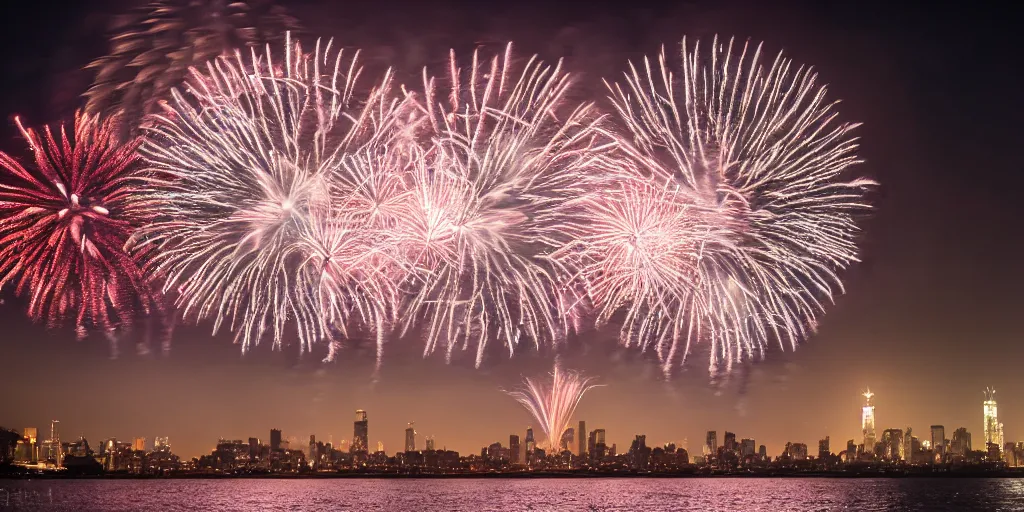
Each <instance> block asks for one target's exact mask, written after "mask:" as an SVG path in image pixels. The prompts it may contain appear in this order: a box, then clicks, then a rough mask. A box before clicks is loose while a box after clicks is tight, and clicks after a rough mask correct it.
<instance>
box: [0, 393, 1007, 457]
mask: <svg viewBox="0 0 1024 512" xmlns="http://www.w3.org/2000/svg"><path fill="white" fill-rule="evenodd" d="M994 395H995V389H994V388H993V387H991V386H989V387H986V388H985V390H984V398H983V400H982V401H981V403H982V412H981V414H980V417H981V420H980V424H981V425H982V426H981V428H980V431H981V433H982V435H981V436H979V437H975V439H978V440H979V441H980V443H978V444H975V445H973V449H974V450H979V449H984V448H983V447H984V446H985V445H987V444H989V443H993V440H992V439H993V438H992V435H990V434H989V433H988V430H989V425H991V424H992V422H993V421H995V424H996V425H998V434H997V435H998V437H997V438H995V439H996V441H997V442H995V443H994V444H996V445H997V446H999V447H1000V448H1001V447H1002V446H1003V445H1004V442H1005V440H1006V439H1007V438H1005V437H1004V436H1003V433H1002V428H1003V425H1004V423H1003V422H1001V421H999V420H998V416H997V413H996V412H995V411H996V407H997V404H998V402H997V401H996V400H995V398H994ZM860 396H862V397H863V398H864V405H863V407H861V410H862V414H861V423H860V424H861V438H860V439H858V438H856V437H853V438H850V441H851V442H853V443H854V446H856V445H857V442H858V441H859V440H862V441H863V442H862V443H861V444H860V445H859V446H860V449H861V450H863V447H864V446H869V444H868V443H871V445H876V444H880V445H882V446H890V444H891V446H895V447H898V449H899V453H900V454H901V456H902V454H903V453H905V450H906V449H905V446H906V447H909V443H910V440H911V435H912V431H913V425H908V426H907V427H899V428H895V427H890V428H886V429H885V431H884V432H883V434H882V436H881V438H880V439H879V438H878V437H877V436H876V433H875V423H874V415H875V404H874V402H873V399H874V397H875V396H876V394H875V393H873V392H871V390H870V389H867V390H866V391H865V392H863V393H861V394H860ZM574 421H578V422H579V423H578V425H579V428H576V427H575V426H569V427H567V429H566V431H565V433H564V434H565V435H564V436H562V437H561V440H560V446H561V447H562V448H564V449H566V450H569V451H571V452H572V453H573V454H577V455H578V454H580V453H582V452H585V451H588V450H587V448H586V447H587V446H588V444H587V440H588V436H587V429H586V422H587V420H586V419H584V418H575V419H574ZM58 423H60V420H52V422H51V434H50V437H49V439H57V440H59V439H60V438H59V436H57V437H54V436H55V432H54V430H53V429H54V425H56V424H58ZM370 423H371V422H370V413H369V411H368V410H365V409H357V410H355V421H353V422H352V424H351V425H352V427H351V430H350V431H349V432H350V437H348V438H346V437H344V436H341V438H340V439H339V438H337V437H336V436H335V435H334V434H333V433H329V434H327V435H326V436H324V437H321V442H323V441H324V440H325V439H327V440H329V441H327V442H328V443H336V444H334V446H335V448H336V449H338V448H340V449H341V450H342V451H344V452H353V453H355V452H359V451H368V452H370V453H372V452H373V451H374V450H372V447H374V446H376V447H378V448H377V451H385V450H381V448H380V447H381V446H386V445H385V444H384V441H383V440H381V439H379V440H376V441H374V439H375V438H374V437H373V436H372V434H371V433H372V432H375V430H374V429H372V427H373V426H374V425H371V424H370ZM414 425H415V421H409V422H407V423H406V428H405V429H404V430H403V431H402V433H403V439H402V444H401V445H399V444H397V443H396V444H395V445H392V446H401V447H402V449H400V450H399V449H394V450H393V451H392V452H390V453H399V452H409V451H420V450H424V449H426V450H429V449H432V447H435V446H436V444H435V443H436V440H435V436H434V435H425V436H424V435H422V434H421V433H419V432H418V431H416V429H415V427H414ZM0 426H3V425H0ZM945 427H946V425H944V424H931V425H930V426H929V429H928V430H927V431H926V430H924V429H921V430H919V432H922V431H923V432H924V433H925V434H924V435H925V436H926V437H923V438H920V441H921V443H922V444H923V445H924V446H926V447H928V448H929V449H932V450H935V451H936V453H937V454H940V455H941V454H945V453H946V452H947V451H948V450H949V447H950V446H958V443H965V445H967V446H971V438H972V436H971V434H970V433H971V432H972V429H971V428H970V427H968V426H965V425H960V426H956V427H952V426H951V427H950V432H953V440H952V441H950V439H949V438H948V437H946V435H945ZM7 428H11V427H7ZM376 428H377V429H381V428H382V427H381V426H379V425H376ZM383 429H384V430H385V431H387V430H388V427H387V426H385V427H383ZM16 430H19V431H23V432H24V433H25V434H24V435H25V436H26V437H30V438H32V439H33V440H35V439H36V437H37V435H38V427H34V426H23V427H20V428H16ZM577 431H578V432H577ZM606 431H607V430H606V429H605V428H597V429H595V430H593V431H591V433H590V436H593V435H597V434H595V433H597V432H599V433H600V434H599V435H600V437H601V439H602V440H603V441H602V442H605V443H606V444H607V445H608V446H609V447H610V446H613V445H618V444H620V443H617V442H616V441H615V439H617V437H616V436H611V437H606ZM720 431H721V432H723V433H724V434H723V435H724V436H725V440H724V443H719V438H718V433H719V432H720ZM893 432H896V434H892V433H893ZM521 433H525V442H524V444H523V449H524V450H526V451H529V450H532V446H534V445H536V442H535V441H534V437H533V428H532V425H528V426H526V427H524V428H523V429H522V431H521V432H517V431H513V432H511V434H510V435H509V438H508V446H518V445H519V439H520V438H519V436H518V435H519V434H521ZM166 434H167V433H166V432H165V433H163V435H156V436H154V437H152V438H151V439H153V441H152V444H147V439H150V438H148V437H146V436H141V437H139V436H134V437H128V438H124V439H127V440H130V441H127V442H128V443H129V444H130V445H131V446H132V447H133V449H135V450H146V449H147V448H148V447H150V446H152V447H153V449H154V450H155V449H159V448H160V447H161V446H164V447H166V446H169V441H168V439H169V436H168V435H166ZM238 434H239V433H233V434H232V435H222V436H219V437H218V439H220V440H225V439H235V438H239V439H242V438H244V437H245V436H239V435H238ZM705 434H706V435H705V442H704V443H703V444H702V445H701V446H699V447H690V446H688V439H689V436H688V435H684V436H683V437H681V438H678V439H666V440H664V441H658V442H656V443H655V446H659V445H669V444H672V445H676V446H679V447H680V448H684V449H687V450H693V449H695V448H696V449H698V450H699V451H698V452H691V453H692V454H694V455H696V454H697V453H701V454H703V455H704V456H707V455H708V454H709V453H713V452H714V450H715V449H716V448H717V447H719V446H725V447H729V446H730V445H735V446H737V447H738V446H740V445H741V444H742V445H746V444H747V442H748V441H749V442H750V443H752V445H753V446H763V447H765V448H767V444H766V443H763V442H761V441H759V440H758V438H757V437H756V434H752V433H744V434H743V435H744V439H742V443H737V441H736V434H735V433H733V432H730V431H726V430H719V429H709V430H706V431H705ZM246 435H248V434H246ZM283 435H284V433H283V430H282V429H277V428H271V429H270V436H269V438H268V442H267V443H266V444H267V445H268V447H269V448H270V449H271V450H279V449H281V447H282V446H285V445H289V444H294V445H295V446H290V449H293V450H295V449H301V448H302V446H303V445H302V442H301V439H303V435H305V434H303V435H296V434H291V433H289V435H288V436H286V437H282V436H283ZM308 435H309V444H310V446H312V445H313V444H314V443H315V439H316V436H317V435H318V433H316V432H312V433H309V434H308ZM320 435H322V434H320ZM638 435H644V436H645V437H646V434H640V433H637V434H631V435H625V434H620V436H622V437H626V438H629V437H635V436H638ZM750 435H754V437H753V438H750ZM893 435H898V436H899V438H898V439H894V438H893ZM79 437H80V438H86V439H87V436H79ZM831 437H833V435H831V434H826V435H824V437H823V439H821V440H819V451H820V450H821V449H822V446H824V447H825V448H826V452H827V451H828V450H827V448H828V442H829V439H830V438H831ZM115 438H116V437H115ZM75 439H78V438H75ZM104 439H106V438H104ZM111 439H114V438H111ZM172 439H173V438H172ZM249 439H250V441H251V440H252V439H260V438H259V437H255V438H253V437H249ZM567 439H568V442H567V441H566V440H567ZM914 439H918V438H917V437H916V436H915V437H914ZM292 440H294V441H295V442H294V443H291V441H292ZM65 441H73V440H71V439H65ZM543 441H547V440H546V439H543ZM33 442H34V441H33ZM42 442H43V441H42V439H41V438H40V443H42ZM47 442H49V441H47ZM58 442H59V441H58ZM494 442H496V443H502V444H504V443H503V441H502V437H501V436H499V437H498V439H497V440H496V441H494ZM594 442H595V441H594V440H593V439H590V443H594ZM1011 442H1015V441H1013V440H1012V439H1011ZM282 443H283V444H282ZM421 443H422V447H421ZM791 443H797V444H803V445H807V444H808V441H806V440H801V439H790V440H789V441H786V442H785V443H784V444H783V445H784V446H785V447H786V449H788V447H789V446H790V444H791ZM822 443H824V444H822ZM905 443H906V444H905ZM946 443H949V445H947V444H946ZM545 444H546V445H547V446H548V447H549V448H548V449H549V450H550V444H551V443H550V442H546V443H545ZM627 444H628V443H627ZM484 446H486V445H484ZM979 446H981V448H979ZM364 447H365V449H364ZM438 449H446V450H447V449H450V450H454V451H458V452H460V453H467V452H466V451H465V450H459V449H456V448H455V447H454V446H452V447H449V446H448V445H447V444H445V443H442V444H441V446H440V447H438ZM884 450H888V448H885V449H884ZM767 452H768V453H769V454H771V453H772V451H771V449H767ZM468 453H472V452H471V451H470V452H468ZM884 453H887V454H888V453H890V452H888V451H885V452H884ZM176 454H178V455H182V456H184V457H185V458H190V457H192V456H193V455H190V454H186V453H180V452H176ZM201 455H205V454H204V453H200V454H197V455H194V456H197V457H198V456H201ZM888 456H892V455H888Z"/></svg>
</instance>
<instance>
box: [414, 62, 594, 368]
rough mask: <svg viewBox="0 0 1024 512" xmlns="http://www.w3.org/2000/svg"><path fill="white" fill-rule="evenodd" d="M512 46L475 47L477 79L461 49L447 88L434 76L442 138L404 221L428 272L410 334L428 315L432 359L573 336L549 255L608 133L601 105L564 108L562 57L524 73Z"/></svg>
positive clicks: (428, 108)
mask: <svg viewBox="0 0 1024 512" xmlns="http://www.w3.org/2000/svg"><path fill="white" fill-rule="evenodd" d="M511 51H512V47H511V45H509V46H508V47H507V48H506V51H505V53H504V55H500V56H495V57H493V58H491V59H490V60H482V59H481V57H480V54H479V52H475V53H474V54H473V59H472V65H471V66H470V68H469V70H468V72H467V73H465V74H466V75H468V77H466V78H464V77H463V73H464V70H461V69H459V65H458V62H457V60H456V57H455V54H454V52H452V54H451V60H450V69H449V83H448V87H449V90H448V91H447V93H439V92H438V86H437V84H436V81H435V79H434V78H428V77H427V74H426V71H424V89H425V95H424V98H423V100H422V102H421V104H420V108H421V109H422V113H423V114H424V116H425V117H426V121H425V123H426V124H427V126H428V131H429V132H430V141H429V143H428V146H429V147H428V149H427V150H426V151H425V158H426V162H425V163H424V164H423V165H422V166H421V167H422V169H420V170H419V171H418V172H417V173H415V174H414V175H413V186H412V189H413V191H414V194H413V196H412V197H413V200H414V202H415V207H414V212H413V216H412V218H411V219H407V223H406V224H405V225H404V226H403V227H402V228H401V229H402V230H403V232H404V234H403V236H404V237H405V238H406V239H405V240H404V241H403V247H406V248H407V249H408V254H407V259H408V260H409V263H408V265H409V266H410V267H412V268H416V269H421V270H423V272H419V273H418V275H417V278H418V279H419V280H420V285H419V287H418V290H417V291H416V292H415V295H414V297H413V298H412V299H411V300H410V301H408V305H407V309H408V311H409V314H405V315H404V326H403V333H404V332H405V331H406V330H408V329H409V328H410V326H411V325H412V324H413V322H414V321H417V320H421V319H424V320H426V346H425V349H424V353H425V354H429V353H431V352H433V351H434V350H435V349H436V348H437V347H438V345H439V344H446V345H447V346H446V348H447V357H448V358H449V359H450V358H451V354H452V351H453V350H454V349H455V348H456V347H457V346H460V345H461V347H462V349H463V350H467V349H469V348H470V346H471V345H474V344H475V348H476V364H477V366H479V365H480V363H481V362H482V360H483V356H484V349H485V347H486V345H487V343H488V340H490V339H497V340H500V341H501V342H502V343H504V345H505V347H506V348H507V349H508V353H509V354H510V356H511V355H512V354H513V353H514V351H515V348H516V346H517V345H518V344H519V341H520V338H521V337H523V336H525V337H526V338H528V339H529V340H530V341H532V342H533V343H534V344H535V345H536V346H540V345H541V344H543V343H549V342H557V341H558V340H559V339H561V337H562V336H563V335H564V332H565V330H566V322H567V320H566V318H565V317H564V316H563V315H561V314H559V312H558V311H557V310H556V309H555V306H554V305H553V304H554V302H553V299H552V295H553V294H554V293H556V292H557V290H558V289H559V286H560V282H559V278H558V275H557V274H558V272H557V268H556V266H555V265H554V264H553V263H552V262H551V261H550V260H549V259H548V258H547V255H548V253H549V252H551V251H553V250H554V249H555V248H556V247H558V246H560V245H561V244H563V243H565V241H566V239H567V237H568V236H569V234H568V232H567V231H566V230H565V229H564V228H565V224H564V222H563V219H561V218H559V217H558V216H556V215H555V208H553V206H554V205H555V204H557V203H558V202H560V201H562V200H563V199H564V198H565V197H571V196H573V195H576V194H579V193H580V192H581V189H580V186H581V185H580V183H581V176H583V175H584V174H585V173H586V171H587V169H588V167H589V164H590V159H591V158H592V153H593V152H594V150H595V141H596V140H598V137H597V133H596V131H595V129H594V126H595V125H594V120H593V119H592V118H593V117H594V116H593V115H592V108H591V106H590V105H589V104H587V105H581V106H579V107H577V108H575V109H565V108H564V106H563V99H564V95H565V92H566V90H567V89H568V87H569V85H570V83H569V76H568V75H567V74H566V73H565V72H563V70H562V69H561V66H560V64H559V65H556V66H554V67H551V66H547V65H544V64H543V63H541V62H540V61H538V60H537V59H536V58H531V59H530V60H529V61H528V62H526V64H525V65H524V66H522V67H521V70H520V71H518V72H514V71H513V69H512V68H513V67H518V66H514V65H513V63H512V61H511V59H512V57H511ZM516 73H518V74H516ZM442 340H443V341H442Z"/></svg>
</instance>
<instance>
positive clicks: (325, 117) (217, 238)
mask: <svg viewBox="0 0 1024 512" xmlns="http://www.w3.org/2000/svg"><path fill="white" fill-rule="evenodd" d="M279 60H280V56H279V55H273V54H272V53H271V51H270V49H269V48H268V49H267V51H266V53H265V54H263V55H258V54H257V53H256V52H255V51H253V52H251V55H250V56H249V59H248V61H247V60H246V59H244V58H243V57H242V54H241V53H239V54H236V56H235V58H234V59H219V60H217V61H214V62H211V63H209V64H208V65H207V70H206V73H205V74H204V75H202V76H200V74H199V73H198V72H196V75H197V77H196V78H197V79H196V80H195V81H194V85H193V87H191V88H190V90H189V91H188V92H187V94H186V95H182V94H180V93H178V92H177V91H175V92H174V101H173V104H172V105H169V106H168V107H167V108H168V110H169V112H168V114H167V115H163V116H159V117H158V118H157V120H156V125H155V127H154V128H153V129H152V140H151V142H148V143H147V144H145V145H144V146H143V148H142V153H143V154H144V156H145V157H146V158H147V160H148V161H149V162H150V165H151V167H152V168H153V169H154V170H155V171H157V172H160V173H163V174H164V175H166V176H167V179H166V180H165V181H164V182H163V183H162V184H161V185H162V187H161V189H160V190H159V191H157V193H156V194H157V199H159V200H160V201H159V204H160V208H159V213H160V216H159V219H158V220H157V221H156V222H155V223H153V224H152V225H151V226H148V227H147V228H146V229H145V230H143V232H142V233H141V234H140V236H139V237H138V239H139V240H140V242H143V243H146V244H153V245H155V246H156V247H158V248H159V250H158V251H157V253H156V256H155V257H154V259H153V261H152V264H153V265H154V266H156V267H157V268H159V269H161V270H163V271H165V272H166V273H167V275H168V281H167V285H166V286H167V287H168V288H172V287H173V288H176V289H177V292H178V294H179V295H178V303H179V305H180V306H181V307H182V308H183V312H184V314H185V315H186V316H190V315H191V316H194V317H196V319H203V318H211V319H213V322H214V326H213V328H214V332H217V330H219V329H220V328H221V327H222V326H223V324H225V323H227V324H228V325H229V328H230V329H231V330H232V331H235V332H236V340H237V341H238V342H240V343H241V345H242V348H243V351H245V350H248V349H249V348H250V347H251V346H252V345H253V344H255V343H258V342H259V341H260V339H261V338H262V337H263V336H264V335H265V334H266V333H267V332H268V331H270V332H272V337H273V342H274V345H275V347H279V346H280V345H281V342H282V338H283V335H284V331H285V328H286V325H287V324H288V322H289V321H291V322H292V323H293V325H294V327H295V329H296V330H297V332H298V339H299V343H300V347H301V348H302V350H303V351H305V350H308V349H310V348H311V345H312V343H314V342H315V341H317V340H319V339H322V338H323V337H325V335H330V331H331V329H332V328H334V327H337V326H338V324H339V323H344V322H345V321H346V319H347V314H348V313H349V312H350V311H351V310H352V308H355V309H356V310H360V308H362V307H364V306H366V305H367V304H370V303H375V302H376V303H379V302H380V301H381V300H384V299H383V298H381V297H378V298H375V299H373V300H363V299H362V298H360V299H353V298H346V297H344V296H343V295H344V294H343V293H342V290H351V289H352V288H351V287H352V286H357V287H359V288H360V289H362V290H366V291H373V292H375V291H379V290H380V289H383V288H384V287H385V286H384V285H382V284H379V283H373V284H368V283H367V279H371V280H372V279H374V277H372V276H375V275H376V274H375V272H374V270H373V268H372V265H370V267H369V268H370V270H369V272H368V273H367V274H366V275H360V274H359V272H360V270H358V269H352V268H347V267H346V265H350V264H353V261H352V260H351V259H350V255H351V250H352V248H353V247H357V246H359V245H360V244H362V242H361V240H363V239H362V238H358V239H356V240H353V241H348V240H345V237H346V233H348V232H349V230H350V226H348V225H347V224H346V223H347V221H348V220H349V219H348V218H346V217H345V216H344V215H341V214H339V215H338V216H337V218H335V214H336V213H337V212H339V210H338V209H337V204H338V203H339V202H343V201H345V200H347V199H346V198H347V197H348V196H349V195H350V191H347V190H345V189H343V188H341V187H338V186H337V185H336V183H335V181H336V177H335V173H336V172H337V168H338V167H339V166H340V162H341V161H343V160H344V159H345V158H348V157H350V156H352V155H354V154H357V153H359V152H361V151H366V152H371V153H372V152H374V151H376V149H375V148H376V147H377V146H378V145H384V146H386V145H387V144H388V143H389V142H388V137H389V136H390V135H389V134H390V130H391V129H392V128H393V126H394V122H393V117H394V116H395V114H396V112H397V111H398V110H399V105H400V102H398V101H397V100H393V99H392V98H390V97H389V94H388V91H389V87H390V75H386V76H385V77H384V79H383V81H382V82H381V83H380V84H379V85H378V87H376V88H374V89H373V90H372V91H371V92H370V94H369V97H368V99H367V100H366V101H365V106H361V107H360V106H356V105H355V103H356V100H355V99H354V97H353V94H354V91H355V87H356V79H357V77H358V76H359V74H360V68H359V67H358V66H357V65H356V60H355V56H353V57H352V58H347V57H346V56H344V55H343V52H342V51H340V50H333V51H332V43H331V42H330V41H328V42H326V43H323V42H322V41H319V40H318V41H317V43H316V47H315V50H314V51H313V52H312V53H304V52H303V50H302V48H301V46H300V45H299V44H295V45H292V43H291V40H290V37H289V38H287V41H286V44H285V54H284V57H283V62H280V61H279ZM362 261H363V262H368V261H369V259H363V260H362ZM367 276H371V277H367ZM350 279H354V280H353V281H350ZM338 301H344V302H338ZM359 312H360V313H364V312H365V311H362V310H360V311H359ZM368 318H371V319H372V321H374V322H375V324H376V325H378V326H379V325H380V322H381V321H382V318H380V317H378V316H374V315H370V316H369V317H368ZM328 321H329V322H330V323H331V325H327V324H328ZM332 352H333V348H332Z"/></svg>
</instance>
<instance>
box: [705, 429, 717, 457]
mask: <svg viewBox="0 0 1024 512" xmlns="http://www.w3.org/2000/svg"><path fill="white" fill-rule="evenodd" d="M717 453H718V432H715V431H714V430H708V434H707V436H706V437H705V439H704V455H705V456H713V455H715V454H717Z"/></svg>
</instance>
